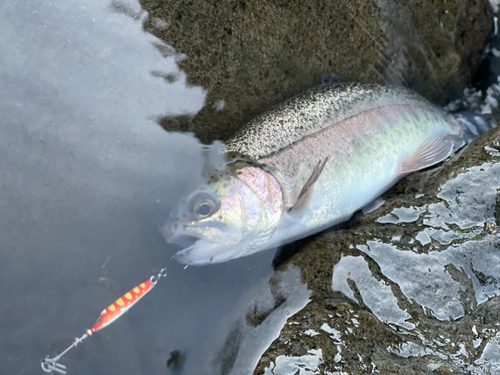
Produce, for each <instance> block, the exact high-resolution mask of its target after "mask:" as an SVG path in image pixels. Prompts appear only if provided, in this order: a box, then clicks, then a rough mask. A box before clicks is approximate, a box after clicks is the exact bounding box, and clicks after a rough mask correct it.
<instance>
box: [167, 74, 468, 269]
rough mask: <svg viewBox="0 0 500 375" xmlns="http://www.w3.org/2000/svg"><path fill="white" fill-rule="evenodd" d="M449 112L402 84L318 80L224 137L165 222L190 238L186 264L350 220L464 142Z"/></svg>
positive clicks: (178, 237)
mask: <svg viewBox="0 0 500 375" xmlns="http://www.w3.org/2000/svg"><path fill="white" fill-rule="evenodd" d="M462 132H463V129H462V127H461V126H460V125H459V124H458V122H457V121H456V120H455V119H454V118H453V117H452V116H450V115H448V114H447V113H445V112H444V111H443V110H442V109H440V108H439V107H436V106H434V105H432V104H431V103H429V102H428V101H426V100H425V99H423V98H422V97H420V96H419V95H417V94H416V93H414V92H411V91H409V90H407V89H403V88H395V87H385V86H381V85H376V84H358V83H340V84H335V85H328V86H318V87H315V88H313V89H310V90H308V91H306V92H304V93H302V94H300V95H298V96H296V97H294V98H292V99H289V100H287V101H285V102H283V103H282V104H280V105H278V106H276V107H274V108H272V109H270V110H268V111H266V112H264V113H262V114H261V115H259V116H257V117H256V118H254V119H253V120H251V121H250V122H248V123H247V124H246V125H244V126H243V127H242V128H241V129H240V130H239V131H238V132H236V134H234V135H233V136H232V137H231V138H230V139H228V140H227V142H225V147H223V149H222V150H221V152H223V153H224V154H225V156H226V160H227V162H226V163H225V165H224V166H223V167H218V168H213V169H211V170H209V171H207V172H206V174H205V180H206V182H205V183H204V184H202V186H199V188H198V189H196V190H195V191H193V192H191V193H189V194H187V195H186V197H185V198H184V199H183V200H182V201H181V203H180V204H179V206H178V207H177V208H176V209H174V210H173V211H172V213H171V214H170V219H169V221H168V222H167V223H166V224H165V225H164V226H163V227H162V228H161V231H162V233H163V236H164V237H165V239H166V240H167V241H168V242H171V243H176V242H177V243H181V242H182V240H186V239H187V240H190V241H191V242H190V246H188V247H186V248H185V249H184V250H181V251H179V252H178V253H177V254H176V258H177V259H178V260H179V261H180V262H181V263H184V264H189V265H205V264H210V263H220V262H225V261H228V260H231V259H235V258H239V257H242V256H246V255H249V254H252V253H255V252H257V251H261V250H265V249H269V248H273V247H276V246H279V245H282V244H285V243H287V242H291V241H294V240H297V239H300V238H303V237H306V236H308V235H311V234H314V233H317V232H319V231H321V230H323V229H326V228H328V227H331V226H333V225H335V224H337V223H340V222H342V221H346V220H348V219H349V218H350V217H351V216H352V215H353V214H354V213H355V212H356V211H357V210H359V209H361V208H362V207H364V206H366V205H368V204H369V203H371V202H372V201H373V200H374V199H376V198H377V197H378V196H379V195H380V194H382V193H383V192H384V191H386V190H387V189H389V188H390V187H391V186H393V185H394V184H395V183H396V182H397V181H398V180H400V179H401V178H402V177H404V176H405V175H407V174H409V173H411V172H413V171H417V170H421V169H424V168H427V167H430V166H432V165H434V164H437V163H439V162H441V161H443V160H444V159H446V158H447V157H448V156H450V155H451V154H452V153H453V152H454V151H456V150H457V149H459V148H460V147H462V146H463V145H464V144H465V142H464V140H463V138H462V136H461V134H462Z"/></svg>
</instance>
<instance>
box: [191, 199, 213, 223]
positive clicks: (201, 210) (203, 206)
mask: <svg viewBox="0 0 500 375" xmlns="http://www.w3.org/2000/svg"><path fill="white" fill-rule="evenodd" d="M190 206H191V212H193V213H194V214H195V216H196V217H197V218H198V219H204V218H206V217H209V216H211V215H213V214H214V213H215V212H217V210H218V207H217V204H216V202H215V200H214V199H213V198H212V197H211V195H210V194H207V193H201V194H197V195H195V196H194V197H193V198H192V199H191V204H190Z"/></svg>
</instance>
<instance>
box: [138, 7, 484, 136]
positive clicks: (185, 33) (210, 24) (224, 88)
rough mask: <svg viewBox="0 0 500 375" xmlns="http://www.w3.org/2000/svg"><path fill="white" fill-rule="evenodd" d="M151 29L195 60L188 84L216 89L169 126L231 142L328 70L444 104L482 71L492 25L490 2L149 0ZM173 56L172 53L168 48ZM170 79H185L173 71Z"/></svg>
mask: <svg viewBox="0 0 500 375" xmlns="http://www.w3.org/2000/svg"><path fill="white" fill-rule="evenodd" d="M141 5H142V7H143V8H144V10H146V11H147V12H148V13H149V18H148V20H147V21H146V22H145V24H144V28H145V30H146V31H148V32H150V33H152V34H154V35H156V36H158V37H159V38H160V39H162V40H163V41H164V42H165V43H166V44H168V45H170V46H172V47H173V48H174V49H175V51H176V52H178V53H182V54H185V55H186V56H187V58H186V59H185V60H183V61H180V62H179V65H180V67H181V68H182V69H183V70H184V71H185V72H186V74H187V79H188V83H189V84H191V85H196V86H203V87H204V88H205V89H207V90H209V92H208V96H207V99H206V105H205V107H204V108H203V109H202V110H201V111H200V112H199V113H198V114H197V115H196V116H194V117H189V116H181V117H175V118H164V119H163V120H161V124H162V126H163V127H164V128H165V129H167V130H170V131H192V132H194V133H195V134H196V135H197V136H198V137H199V138H200V139H201V140H202V141H203V142H211V141H213V140H215V139H222V138H224V137H226V136H228V135H230V134H232V133H233V132H234V130H235V129H236V128H237V127H238V126H239V124H241V123H242V122H245V121H248V120H250V119H251V118H252V117H254V116H255V115H256V114H258V113H260V112H262V111H263V110H265V109H266V108H268V107H270V106H272V105H273V104H276V103H278V102H281V101H283V100H284V99H286V98H289V97H291V96H293V95H295V94H297V93H299V92H301V91H303V90H304V89H306V88H309V87H312V86H314V85H316V84H317V83H318V82H319V81H320V79H321V76H322V75H323V74H325V73H326V74H336V75H338V76H340V77H342V78H345V79H348V80H356V81H360V82H389V83H397V84H401V85H406V86H409V87H411V88H413V89H415V90H416V91H418V92H419V93H421V94H423V95H424V96H425V97H427V98H428V99H430V100H432V101H434V102H436V103H439V104H444V103H446V102H448V101H449V100H452V99H456V98H457V97H458V96H460V95H461V93H462V92H463V90H464V88H465V85H466V83H467V82H468V81H469V80H470V79H471V77H472V75H473V74H474V72H475V70H476V68H477V66H478V63H479V61H480V59H481V55H482V52H483V49H484V47H485V45H486V43H487V41H488V38H489V33H490V31H491V30H492V25H493V24H492V21H493V17H492V11H491V7H490V5H489V3H488V1H487V0H478V1H473V0H448V1H446V2H429V1H421V2H411V3H408V2H407V1H394V0H376V1H366V0H354V1H347V0H342V1H312V0H305V1H293V2H291V1H273V2H266V1H259V0H244V1H242V0H222V1H205V0H192V1H181V0H170V1H168V2H165V1H161V0H141ZM162 52H163V53H164V54H169V53H171V52H172V51H168V50H167V49H165V48H163V49H162ZM164 78H165V79H166V80H168V81H169V82H170V81H172V80H175V79H177V78H178V77H174V76H167V77H164Z"/></svg>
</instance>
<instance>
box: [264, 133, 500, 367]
mask: <svg viewBox="0 0 500 375" xmlns="http://www.w3.org/2000/svg"><path fill="white" fill-rule="evenodd" d="M381 199H382V200H383V204H382V205H381V206H380V207H378V208H376V209H374V210H373V211H371V212H368V213H362V212H360V213H358V214H357V215H356V216H355V217H354V218H353V219H352V220H351V221H350V222H349V224H348V225H349V228H347V229H342V230H336V231H330V232H328V233H324V234H322V235H320V236H318V237H317V238H315V239H314V240H312V241H311V242H310V243H308V244H306V245H305V246H303V248H301V249H300V251H299V252H298V253H296V254H295V255H293V256H291V258H289V259H288V260H285V261H283V263H282V264H280V265H279V266H278V267H277V271H278V272H280V273H283V272H286V270H287V269H289V268H290V267H292V269H296V268H297V267H298V268H300V270H301V271H302V281H303V282H304V283H305V284H306V285H307V286H308V288H309V289H310V290H311V292H312V294H311V296H310V302H309V303H308V304H307V305H306V306H305V307H304V308H303V309H301V310H300V311H298V312H297V313H295V314H294V315H293V316H291V317H290V318H289V322H290V321H293V322H295V324H285V325H284V327H283V328H282V330H281V332H280V334H279V337H278V338H277V339H276V340H275V341H274V342H273V343H272V344H271V346H270V347H269V348H268V349H267V350H266V351H265V353H264V354H263V356H262V358H261V360H260V362H259V364H258V366H257V368H256V370H255V374H271V373H274V374H293V373H295V372H296V371H299V370H300V369H301V368H302V369H305V367H301V366H300V365H299V364H300V363H302V362H304V361H307V360H309V363H310V364H311V363H313V362H314V361H312V358H314V359H315V362H314V364H313V366H312V367H311V366H309V367H308V368H309V370H310V372H307V371H305V370H304V371H305V372H304V373H321V374H324V373H342V371H344V372H347V373H349V374H352V373H356V374H357V373H372V372H373V371H379V372H380V373H382V374H391V373H398V374H415V373H437V374H458V373H474V374H481V373H496V372H495V371H500V357H499V355H498V352H497V349H498V348H499V347H500V346H499V345H500V333H499V332H500V318H499V314H498V304H499V298H500V297H499V296H500V227H499V224H500V221H499V217H500V216H499V214H500V128H496V129H493V130H492V131H490V132H488V133H486V134H484V135H483V136H481V137H480V138H479V139H477V140H476V141H474V142H473V143H472V144H471V145H469V146H468V147H467V148H466V149H465V150H464V151H463V152H462V153H461V154H459V155H457V156H455V157H454V158H453V159H452V160H451V161H449V162H446V163H445V164H444V165H443V166H442V167H440V168H437V169H433V170H430V171H426V172H423V173H416V174H413V175H411V176H409V177H408V178H406V179H405V180H403V181H401V183H399V184H398V185H397V186H396V187H395V188H394V189H392V190H391V191H389V192H388V193H386V194H385V195H384V196H382V197H381ZM379 204H380V201H379ZM366 211H370V210H365V212H366ZM282 288H283V286H282ZM270 316H272V312H271V313H270ZM311 332H315V334H310V333H311ZM308 333H309V334H308ZM306 367H307V366H306ZM271 369H272V370H273V372H271ZM300 373H302V372H300Z"/></svg>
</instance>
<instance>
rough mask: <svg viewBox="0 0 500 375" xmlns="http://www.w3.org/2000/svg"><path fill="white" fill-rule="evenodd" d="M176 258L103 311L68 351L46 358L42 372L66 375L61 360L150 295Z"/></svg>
mask: <svg viewBox="0 0 500 375" xmlns="http://www.w3.org/2000/svg"><path fill="white" fill-rule="evenodd" d="M174 256H175V255H174ZM174 256H172V258H170V260H169V261H168V263H167V265H166V267H165V268H162V269H161V270H160V272H158V273H157V274H156V275H152V276H151V277H150V278H149V279H148V280H146V281H144V282H143V283H141V284H139V285H137V286H136V287H135V288H133V289H132V290H130V291H129V292H127V293H125V294H124V295H123V296H121V297H120V298H118V299H117V300H116V301H115V302H113V303H112V304H111V305H109V306H108V307H107V308H105V309H104V310H102V312H101V315H99V317H98V318H97V320H96V322H95V323H94V325H93V326H92V328H89V329H87V330H86V331H85V333H84V334H83V335H82V336H81V337H77V338H76V339H75V341H74V342H73V343H72V344H71V345H70V346H68V347H67V348H66V349H64V350H63V351H62V352H61V353H60V354H58V355H56V356H55V357H52V358H50V357H49V356H47V357H45V358H44V359H43V360H42V363H41V365H42V370H43V371H44V372H47V373H51V372H58V373H60V374H66V372H67V370H66V366H65V365H63V364H62V363H59V360H60V359H61V358H62V357H63V356H64V355H65V354H66V353H67V352H69V351H70V350H71V349H73V348H76V347H77V346H78V345H79V344H80V343H81V342H82V341H83V340H85V339H86V338H88V337H90V336H92V334H94V333H95V332H97V331H100V330H101V329H103V328H105V327H107V326H108V325H110V324H111V323H113V322H114V321H115V320H117V319H118V318H120V317H121V316H122V315H123V314H125V313H126V312H127V311H128V310H129V309H130V308H131V307H132V306H133V305H135V304H136V303H137V302H138V301H139V300H140V299H141V298H142V297H144V296H145V295H146V294H147V293H149V292H150V291H151V290H152V289H153V288H154V287H155V286H156V284H157V283H158V281H160V279H161V278H162V277H167V268H168V266H169V265H170V262H171V261H172V259H173V258H174Z"/></svg>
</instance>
